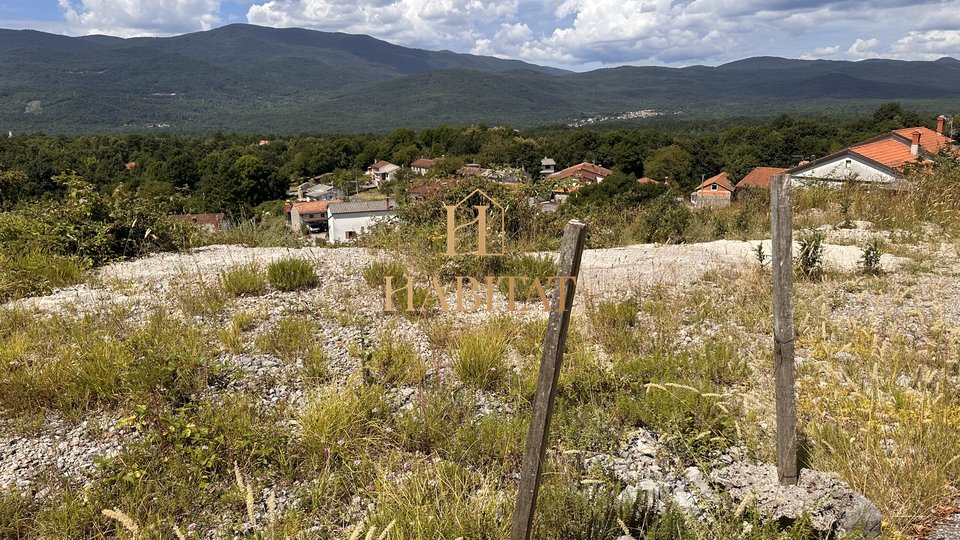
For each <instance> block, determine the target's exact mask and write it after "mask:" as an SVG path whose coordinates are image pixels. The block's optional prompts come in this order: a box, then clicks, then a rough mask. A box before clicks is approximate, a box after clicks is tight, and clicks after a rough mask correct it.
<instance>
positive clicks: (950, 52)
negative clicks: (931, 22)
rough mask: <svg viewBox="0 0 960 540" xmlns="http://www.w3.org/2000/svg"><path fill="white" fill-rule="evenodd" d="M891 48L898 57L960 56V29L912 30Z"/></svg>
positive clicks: (925, 58) (932, 57)
mask: <svg viewBox="0 0 960 540" xmlns="http://www.w3.org/2000/svg"><path fill="white" fill-rule="evenodd" d="M890 50H891V51H892V52H893V54H894V55H895V56H897V57H903V58H914V59H920V60H936V59H937V58H941V57H943V56H953V57H955V58H960V30H926V31H922V32H918V31H914V32H910V33H908V34H907V35H905V36H903V37H902V38H900V39H898V40H897V41H896V42H895V43H894V44H893V45H892V46H891V47H890Z"/></svg>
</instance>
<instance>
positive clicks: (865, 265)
mask: <svg viewBox="0 0 960 540" xmlns="http://www.w3.org/2000/svg"><path fill="white" fill-rule="evenodd" d="M881 256H883V242H882V241H881V240H880V239H879V238H874V239H872V240H870V241H868V242H867V243H866V245H864V246H863V253H862V254H861V255H860V260H859V261H857V264H858V265H859V266H860V271H861V272H862V273H864V274H866V275H869V276H876V275H878V274H881V273H882V272H883V267H882V266H881V265H880V257H881Z"/></svg>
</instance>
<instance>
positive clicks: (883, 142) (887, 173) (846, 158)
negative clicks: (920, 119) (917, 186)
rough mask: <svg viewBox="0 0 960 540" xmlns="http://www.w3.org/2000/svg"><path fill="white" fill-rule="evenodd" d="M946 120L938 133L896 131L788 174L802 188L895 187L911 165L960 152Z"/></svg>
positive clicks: (917, 129)
mask: <svg viewBox="0 0 960 540" xmlns="http://www.w3.org/2000/svg"><path fill="white" fill-rule="evenodd" d="M944 120H945V117H944V116H942V115H941V116H940V118H938V119H937V130H936V131H934V130H932V129H930V128H926V127H913V128H904V129H897V130H894V131H891V132H889V133H884V134H883V135H880V136H878V137H874V138H872V139H868V140H866V141H863V142H860V143H857V144H855V145H853V146H850V147H848V148H844V149H843V150H840V151H839V152H834V153H833V154H830V155H828V156H824V157H822V158H820V159H816V160H814V161H810V162H807V163H801V164H800V165H797V166H796V167H794V168H792V169H787V170H786V171H785V173H786V174H789V175H790V176H791V179H792V181H793V184H794V185H799V186H803V185H810V184H814V183H823V182H826V183H827V184H828V185H829V184H839V183H840V182H859V183H868V184H882V185H885V186H887V187H895V186H897V185H898V184H899V183H900V182H901V181H902V180H903V178H904V171H905V169H907V168H908V167H909V166H911V165H919V166H922V165H924V164H929V163H932V160H931V157H932V155H934V154H936V153H938V152H940V150H941V149H943V148H949V149H951V151H953V152H957V149H956V146H955V144H956V142H955V141H954V140H953V139H951V138H950V137H947V136H946V135H944V134H943V127H944V126H943V124H944Z"/></svg>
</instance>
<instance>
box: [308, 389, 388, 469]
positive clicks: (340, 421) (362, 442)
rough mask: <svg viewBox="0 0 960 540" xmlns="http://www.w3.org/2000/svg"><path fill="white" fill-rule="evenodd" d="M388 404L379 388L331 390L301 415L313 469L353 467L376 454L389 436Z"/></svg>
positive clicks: (309, 461)
mask: <svg viewBox="0 0 960 540" xmlns="http://www.w3.org/2000/svg"><path fill="white" fill-rule="evenodd" d="M386 417H387V403H386V401H385V400H384V396H383V390H382V389H381V388H379V387H375V386H365V387H358V386H347V387H344V388H340V389H335V388H330V389H328V390H326V391H324V392H322V393H321V394H320V395H319V396H317V397H316V398H315V399H314V400H313V401H311V402H310V403H309V404H307V406H306V408H305V409H304V411H303V412H302V413H301V415H300V418H299V421H300V426H301V442H300V445H301V447H302V451H303V453H304V455H305V457H306V459H307V461H308V463H310V464H311V465H312V466H314V467H316V468H322V467H323V466H324V465H325V464H326V463H328V460H329V462H330V463H333V464H337V465H340V464H344V463H350V462H353V461H354V460H357V459H361V458H362V457H363V456H364V455H367V454H369V453H371V452H374V451H376V449H377V447H378V446H379V445H380V444H381V443H382V441H383V438H384V436H385V433H384V430H383V427H384V424H385V422H386Z"/></svg>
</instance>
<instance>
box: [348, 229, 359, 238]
mask: <svg viewBox="0 0 960 540" xmlns="http://www.w3.org/2000/svg"><path fill="white" fill-rule="evenodd" d="M356 237H357V231H347V240H354V239H355V238H356Z"/></svg>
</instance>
